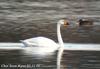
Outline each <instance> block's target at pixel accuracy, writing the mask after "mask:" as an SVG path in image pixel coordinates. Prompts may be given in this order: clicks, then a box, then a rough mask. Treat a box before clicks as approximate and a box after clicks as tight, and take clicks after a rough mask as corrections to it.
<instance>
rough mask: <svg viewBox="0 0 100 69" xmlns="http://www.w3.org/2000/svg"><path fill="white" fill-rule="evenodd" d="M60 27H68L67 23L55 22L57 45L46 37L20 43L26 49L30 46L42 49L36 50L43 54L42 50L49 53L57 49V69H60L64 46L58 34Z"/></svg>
mask: <svg viewBox="0 0 100 69" xmlns="http://www.w3.org/2000/svg"><path fill="white" fill-rule="evenodd" d="M61 25H64V26H67V25H69V23H68V22H67V21H66V20H59V21H58V22H57V37H58V44H57V43H55V42H54V41H53V40H51V39H49V38H46V37H35V38H30V39H26V40H21V42H22V43H23V44H24V45H25V46H26V47H30V46H40V47H42V48H40V47H39V49H37V50H38V51H40V50H42V51H43V52H44V50H46V52H47V51H48V50H49V52H54V51H56V50H57V49H58V55H57V69H60V67H61V66H60V65H61V64H60V62H61V57H62V54H63V50H64V44H63V40H62V37H61V32H60V27H61ZM44 47H45V48H44Z"/></svg>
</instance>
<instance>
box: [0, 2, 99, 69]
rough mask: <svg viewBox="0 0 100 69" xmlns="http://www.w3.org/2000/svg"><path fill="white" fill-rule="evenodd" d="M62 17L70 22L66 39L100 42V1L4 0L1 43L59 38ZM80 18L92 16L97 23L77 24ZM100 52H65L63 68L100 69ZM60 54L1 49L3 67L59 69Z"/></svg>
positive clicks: (0, 14) (64, 34)
mask: <svg viewBox="0 0 100 69" xmlns="http://www.w3.org/2000/svg"><path fill="white" fill-rule="evenodd" d="M61 18H66V19H67V20H68V21H69V22H70V26H68V27H67V28H62V37H63V39H64V42H66V43H67V42H71V43H100V0H0V42H18V41H19V40H20V39H26V38H31V37H36V36H45V37H48V38H51V39H53V40H55V41H57V37H56V22H57V21H58V20H59V19H61ZM80 18H88V19H91V20H93V21H94V25H93V26H89V27H79V26H76V24H75V23H77V21H78V20H79V19H80ZM99 53H100V52H99V51H64V54H63V58H62V62H61V64H62V69H100V55H99ZM56 57H57V52H55V53H50V54H47V55H41V54H36V53H31V54H29V53H28V54H26V53H24V52H23V51H22V50H2V49H1V50H0V67H1V68H0V69H56ZM16 65H19V68H18V66H17V67H16ZM13 66H14V67H13ZM21 66H22V67H21ZM25 66H27V67H25ZM28 66H29V67H28Z"/></svg>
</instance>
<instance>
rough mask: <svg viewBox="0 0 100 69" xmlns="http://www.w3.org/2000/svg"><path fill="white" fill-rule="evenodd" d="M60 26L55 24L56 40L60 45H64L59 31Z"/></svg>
mask: <svg viewBox="0 0 100 69" xmlns="http://www.w3.org/2000/svg"><path fill="white" fill-rule="evenodd" d="M60 26H61V24H59V23H58V24H57V37H58V42H59V45H60V46H61V47H64V44H63V40H62V36H61V32H60Z"/></svg>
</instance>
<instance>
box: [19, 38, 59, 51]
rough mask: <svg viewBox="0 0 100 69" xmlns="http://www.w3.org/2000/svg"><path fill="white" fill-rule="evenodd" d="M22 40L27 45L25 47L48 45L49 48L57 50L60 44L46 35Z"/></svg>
mask: <svg viewBox="0 0 100 69" xmlns="http://www.w3.org/2000/svg"><path fill="white" fill-rule="evenodd" d="M21 42H22V43H23V44H24V45H25V47H29V46H31V47H35V46H38V47H43V48H45V47H47V48H49V49H51V48H52V49H54V50H57V49H58V48H59V47H60V46H59V45H58V44H57V43H56V42H55V41H53V40H51V39H49V38H46V37H35V38H29V39H26V40H21Z"/></svg>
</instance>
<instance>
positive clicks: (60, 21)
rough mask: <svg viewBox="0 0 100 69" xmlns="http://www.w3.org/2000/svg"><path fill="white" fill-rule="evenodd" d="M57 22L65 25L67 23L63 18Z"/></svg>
mask: <svg viewBox="0 0 100 69" xmlns="http://www.w3.org/2000/svg"><path fill="white" fill-rule="evenodd" d="M58 24H60V25H64V26H67V25H69V22H68V21H67V20H65V19H62V20H59V21H58Z"/></svg>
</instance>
